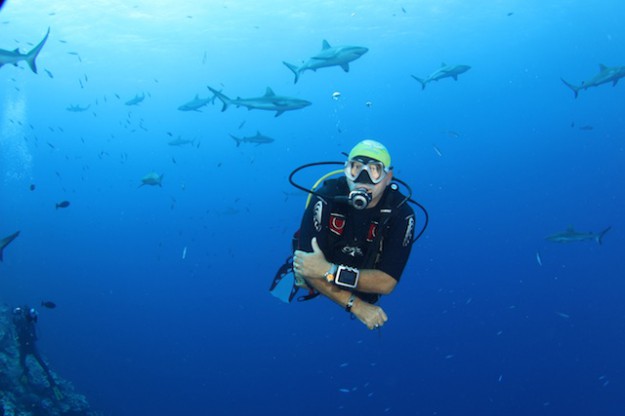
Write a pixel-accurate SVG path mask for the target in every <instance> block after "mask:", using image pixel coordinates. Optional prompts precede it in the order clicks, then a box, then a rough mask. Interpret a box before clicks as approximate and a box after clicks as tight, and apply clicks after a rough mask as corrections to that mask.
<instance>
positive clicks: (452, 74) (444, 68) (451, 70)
mask: <svg viewBox="0 0 625 416" xmlns="http://www.w3.org/2000/svg"><path fill="white" fill-rule="evenodd" d="M469 69H471V67H470V66H469V65H447V64H446V63H444V62H443V63H442V64H441V67H440V68H438V69H437V70H436V71H434V72H432V73H431V74H430V75H428V77H427V78H425V79H421V78H418V77H416V76H414V75H410V76H411V77H413V78H414V79H416V80H417V81H419V83H421V89H422V90H424V89H425V86H426V85H427V84H428V83H430V82H432V81H438V80H441V79H443V78H453V79H454V81H458V75H460V74H464V73H465V72H467V71H468V70H469Z"/></svg>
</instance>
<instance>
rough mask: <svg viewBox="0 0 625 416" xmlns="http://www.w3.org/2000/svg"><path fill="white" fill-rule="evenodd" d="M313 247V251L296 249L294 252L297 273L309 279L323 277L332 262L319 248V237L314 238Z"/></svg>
mask: <svg viewBox="0 0 625 416" xmlns="http://www.w3.org/2000/svg"><path fill="white" fill-rule="evenodd" d="M312 249H313V251H312V252H311V253H307V252H305V251H301V250H295V253H294V254H293V268H294V269H295V273H296V274H298V275H300V276H305V277H307V278H309V279H321V278H323V277H324V275H325V273H326V272H327V271H328V270H329V269H330V266H331V264H330V262H329V261H327V260H326V257H325V256H324V255H323V251H321V249H320V248H319V244H317V238H313V239H312Z"/></svg>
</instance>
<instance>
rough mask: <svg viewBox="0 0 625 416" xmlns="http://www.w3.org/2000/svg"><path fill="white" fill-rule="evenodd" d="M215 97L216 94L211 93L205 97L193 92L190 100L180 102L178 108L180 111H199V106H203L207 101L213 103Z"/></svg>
mask: <svg viewBox="0 0 625 416" xmlns="http://www.w3.org/2000/svg"><path fill="white" fill-rule="evenodd" d="M215 98H217V96H216V95H214V94H213V96H212V97H207V98H200V96H199V95H198V94H195V98H193V99H192V100H191V101H189V102H187V103H184V104H182V105H181V106H180V107H178V110H180V111H200V108H202V107H204V106H205V105H206V104H208V103H213V104H214V103H215Z"/></svg>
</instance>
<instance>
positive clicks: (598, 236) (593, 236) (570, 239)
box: [545, 226, 612, 245]
mask: <svg viewBox="0 0 625 416" xmlns="http://www.w3.org/2000/svg"><path fill="white" fill-rule="evenodd" d="M611 229H612V227H611V226H610V227H608V228H606V229H604V230H603V231H601V232H599V233H593V232H587V233H580V232H577V231H575V229H574V228H573V227H572V226H569V227H568V228H567V229H566V231H563V232H559V233H555V234H552V235H549V236H547V237H545V240H547V241H552V242H554V243H574V242H578V241H586V240H594V241H596V242H597V244H599V245H601V244H603V237H604V236H605V235H606V233H607V232H608V231H610V230H611Z"/></svg>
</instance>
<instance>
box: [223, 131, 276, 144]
mask: <svg viewBox="0 0 625 416" xmlns="http://www.w3.org/2000/svg"><path fill="white" fill-rule="evenodd" d="M230 137H232V138H233V139H234V141H235V142H237V147H239V146H240V145H241V143H256V145H261V144H268V143H273V142H274V139H272V138H271V137H267V136H264V135H262V134H261V133H260V132H259V131H256V135H255V136H249V137H242V138H238V137H236V136H233V135H232V134H231V135H230Z"/></svg>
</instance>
